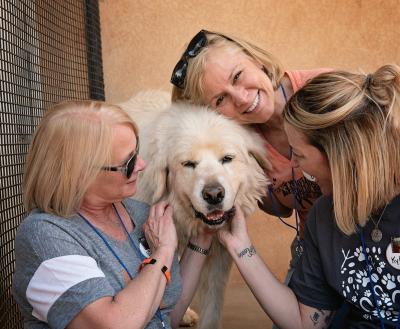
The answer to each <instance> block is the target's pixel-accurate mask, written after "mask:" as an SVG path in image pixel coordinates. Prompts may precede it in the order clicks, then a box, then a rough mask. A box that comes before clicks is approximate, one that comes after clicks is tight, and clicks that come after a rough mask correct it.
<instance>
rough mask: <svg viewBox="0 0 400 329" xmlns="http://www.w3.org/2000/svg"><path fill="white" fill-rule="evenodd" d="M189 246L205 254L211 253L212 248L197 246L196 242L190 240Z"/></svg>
mask: <svg viewBox="0 0 400 329" xmlns="http://www.w3.org/2000/svg"><path fill="white" fill-rule="evenodd" d="M187 247H188V248H189V249H192V250H193V251H196V252H198V253H200V254H202V255H204V256H208V254H209V253H210V249H204V248H202V247H199V246H196V245H195V244H193V243H191V242H190V241H189V242H188V244H187Z"/></svg>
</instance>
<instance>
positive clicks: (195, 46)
mask: <svg viewBox="0 0 400 329" xmlns="http://www.w3.org/2000/svg"><path fill="white" fill-rule="evenodd" d="M207 33H209V32H208V31H206V30H201V31H200V32H199V33H197V34H196V35H195V36H194V37H193V39H192V40H191V41H190V42H189V44H188V46H187V48H186V50H185V52H184V53H183V55H182V57H181V59H180V60H179V62H178V63H177V64H176V65H175V68H174V70H173V71H172V76H171V83H172V84H173V85H175V86H177V87H178V88H181V89H183V85H184V83H185V78H186V71H187V66H188V59H189V58H193V57H196V56H197V55H198V54H199V52H200V50H201V49H202V48H204V47H205V46H206V45H207V43H208V40H207V35H206V34H207Z"/></svg>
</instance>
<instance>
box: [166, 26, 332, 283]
mask: <svg viewBox="0 0 400 329" xmlns="http://www.w3.org/2000/svg"><path fill="white" fill-rule="evenodd" d="M326 71H329V70H328V69H315V70H308V71H285V70H284V69H283V67H282V65H281V64H280V63H279V61H278V60H277V59H276V58H275V57H274V56H273V55H271V54H270V53H268V52H267V51H265V50H263V49H261V48H260V47H258V46H256V45H254V44H252V43H250V42H248V41H245V40H242V39H239V38H236V37H234V36H231V35H228V34H222V33H218V32H210V31H206V30H201V31H200V32H198V33H197V34H196V35H195V36H194V37H193V39H192V40H191V41H190V42H189V44H188V46H187V48H186V50H185V52H184V53H183V55H182V57H181V59H180V60H179V61H178V63H177V64H176V66H175V68H174V70H173V72H172V76H171V83H172V84H173V85H174V87H173V92H172V101H175V102H177V101H187V102H191V103H195V104H202V105H208V106H210V107H211V108H214V109H215V110H216V111H218V112H220V113H222V114H223V115H225V116H227V117H230V118H232V119H234V120H236V121H237V122H239V123H240V124H245V125H249V126H251V127H252V128H253V129H254V130H255V131H257V132H258V133H259V134H260V135H261V136H262V137H263V138H264V140H265V148H266V153H267V155H268V158H269V160H270V161H271V163H272V166H273V168H272V170H269V171H268V172H267V173H266V174H267V176H268V177H270V179H271V185H270V186H268V193H267V196H266V197H265V198H264V200H263V202H262V203H261V204H260V207H261V209H263V210H264V211H265V212H267V213H269V214H272V215H275V216H278V217H280V218H281V219H282V217H289V216H290V215H291V214H292V212H293V209H295V210H296V211H295V217H296V225H295V226H292V227H293V228H295V229H296V233H297V234H296V238H295V240H294V243H293V244H292V261H291V266H290V269H289V273H288V276H287V278H286V280H285V281H286V282H288V281H289V279H290V275H291V272H292V271H293V268H294V266H295V264H296V262H297V261H298V258H299V256H300V254H301V250H302V246H301V238H302V237H303V233H304V223H305V220H306V217H307V214H308V211H309V209H310V208H311V206H312V204H313V203H314V201H315V200H316V199H317V198H318V197H319V196H320V195H321V191H320V188H319V186H318V185H317V184H316V183H315V182H312V181H309V180H307V179H306V178H305V177H304V176H303V173H302V172H301V170H299V169H297V168H294V169H293V168H292V164H291V162H290V156H291V154H290V147H289V142H288V138H287V135H286V133H285V131H284V129H283V117H282V111H283V108H284V106H285V104H286V103H287V101H288V99H289V98H290V97H291V96H292V95H293V93H294V92H296V91H297V90H298V89H299V88H300V87H301V86H303V85H304V84H305V83H306V82H307V81H308V80H309V79H311V78H313V77H315V76H316V75H318V74H320V73H322V72H326ZM294 181H296V184H294ZM295 186H297V188H295ZM266 188H267V187H266ZM282 221H283V220H282ZM289 226H291V225H289Z"/></svg>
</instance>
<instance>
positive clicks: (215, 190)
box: [201, 184, 225, 204]
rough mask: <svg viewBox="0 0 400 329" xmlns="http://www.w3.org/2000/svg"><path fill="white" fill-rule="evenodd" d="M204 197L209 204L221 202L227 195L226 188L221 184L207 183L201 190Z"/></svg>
mask: <svg viewBox="0 0 400 329" xmlns="http://www.w3.org/2000/svg"><path fill="white" fill-rule="evenodd" d="M201 194H202V195H203V199H204V200H205V201H207V203H209V204H218V203H221V202H222V200H223V199H224V197H225V189H224V187H223V186H222V185H221V184H210V185H206V186H204V188H203V191H202V192H201Z"/></svg>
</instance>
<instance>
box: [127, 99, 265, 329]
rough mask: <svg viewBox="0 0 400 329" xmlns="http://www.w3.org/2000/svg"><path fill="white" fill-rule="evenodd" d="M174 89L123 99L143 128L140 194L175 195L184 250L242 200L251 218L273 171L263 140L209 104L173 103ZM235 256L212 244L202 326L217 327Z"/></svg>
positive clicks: (153, 197) (152, 197)
mask: <svg viewBox="0 0 400 329" xmlns="http://www.w3.org/2000/svg"><path fill="white" fill-rule="evenodd" d="M169 97H170V96H169V94H168V93H166V92H160V91H148V92H142V93H139V94H138V95H136V96H134V97H133V98H131V99H130V100H129V101H127V102H125V103H122V104H119V105H120V106H121V107H122V108H123V109H125V110H126V111H127V112H128V113H129V114H130V116H131V117H132V118H133V120H134V121H135V122H136V123H137V124H138V126H139V131H140V135H139V139H140V154H141V156H142V157H143V158H144V160H145V161H146V162H147V167H146V169H145V170H144V172H143V174H142V176H141V177H140V179H139V180H138V184H139V186H138V190H137V191H138V192H137V195H135V198H139V199H141V200H143V201H146V202H148V203H154V202H157V201H159V200H161V199H164V200H168V201H169V202H170V203H171V204H172V206H173V209H174V220H175V223H176V228H177V231H178V237H179V247H180V251H182V250H183V248H185V247H186V245H187V242H188V240H189V239H190V237H191V236H195V235H196V234H198V232H199V230H200V229H201V227H202V226H204V225H207V226H208V227H211V228H215V229H218V228H219V227H221V226H222V225H225V224H226V223H228V225H229V220H230V219H231V217H232V216H233V215H234V209H235V208H234V205H235V204H236V205H238V206H240V207H241V209H242V210H243V211H244V213H245V214H246V215H248V214H250V213H252V212H253V211H254V210H255V209H256V207H257V200H260V198H261V197H262V196H263V195H264V193H265V190H266V186H267V178H266V177H265V174H264V169H266V168H269V166H270V165H269V163H268V162H267V161H266V159H265V152H266V151H265V147H264V146H263V142H262V140H261V138H260V137H259V136H258V135H257V134H255V133H253V132H251V131H250V130H248V129H246V128H245V127H243V126H240V125H238V124H237V123H235V122H234V121H232V120H229V119H227V118H225V117H223V116H222V115H219V114H217V113H215V112H213V111H211V110H209V109H207V108H205V107H198V106H193V105H187V104H186V105H184V104H173V105H170V103H169ZM230 267H231V258H230V256H229V254H228V252H227V251H226V250H225V249H224V247H223V246H222V245H221V244H220V243H219V242H218V241H217V239H215V240H214V241H213V244H212V247H211V252H210V255H209V256H208V260H207V264H206V266H205V269H204V270H203V273H202V276H201V282H200V286H199V289H198V293H199V299H200V321H199V323H198V327H197V328H199V329H216V328H218V326H219V318H220V313H221V308H222V304H223V295H224V289H225V284H226V281H227V278H228V274H229V270H230Z"/></svg>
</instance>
